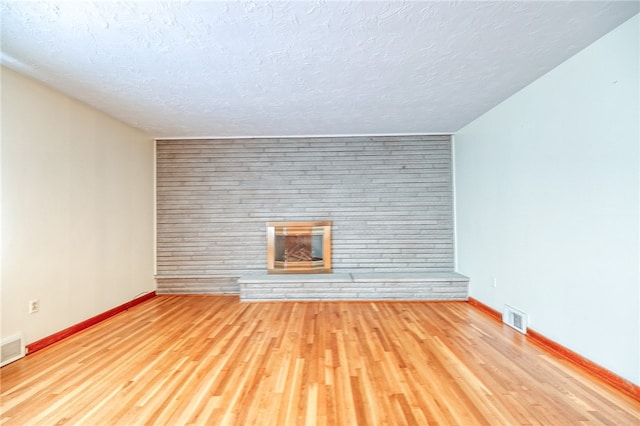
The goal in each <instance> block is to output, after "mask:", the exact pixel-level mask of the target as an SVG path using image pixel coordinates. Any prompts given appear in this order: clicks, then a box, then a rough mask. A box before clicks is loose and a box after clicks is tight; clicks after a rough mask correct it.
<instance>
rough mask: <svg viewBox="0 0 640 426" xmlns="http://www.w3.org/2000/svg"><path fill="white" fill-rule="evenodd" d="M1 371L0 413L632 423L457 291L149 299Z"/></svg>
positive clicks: (120, 420)
mask: <svg viewBox="0 0 640 426" xmlns="http://www.w3.org/2000/svg"><path fill="white" fill-rule="evenodd" d="M0 374H1V386H2V389H1V400H0V404H1V410H2V414H1V416H0V424H2V425H5V424H7V425H8V424H19V425H27V424H48V425H53V424H83V425H112V424H122V425H135V424H159V425H183V424H184V425H186V424H207V425H224V424H229V425H303V424H310V425H313V424H326V425H355V424H361V425H385V424H389V425H396V424H398V425H399V424H407V425H420V424H441V425H465V426H466V425H469V426H474V425H485V424H486V425H519V424H527V425H530V424H544V425H576V424H612V425H613V424H615V425H637V424H639V423H640V404H638V403H637V402H635V401H633V400H632V399H630V398H628V397H626V396H625V395H623V394H621V393H619V392H617V391H615V390H613V389H611V388H609V387H608V386H607V385H605V384H603V383H601V382H599V381H597V380H595V379H593V378H591V377H589V376H587V375H585V374H583V373H582V372H581V371H580V370H578V369H576V368H574V367H573V366H572V365H570V364H568V363H566V362H565V361H563V360H558V359H556V358H554V357H553V356H552V355H550V354H549V353H547V352H545V351H543V350H541V349H539V348H537V347H536V346H534V345H532V344H530V343H529V342H527V340H526V338H524V337H523V336H522V335H520V334H518V333H517V332H516V331H514V330H512V329H510V328H508V327H505V326H502V325H500V324H499V323H497V322H495V321H494V320H492V319H490V318H488V317H487V316H485V315H484V314H483V313H481V312H479V311H477V310H476V309H475V308H473V307H472V306H470V305H469V304H467V303H464V302H442V303H422V302H407V303H404V302H376V303H366V302H318V303H316V302H306V303H305V302H302V303H293V302H283V303H240V302H239V300H238V298H237V297H235V296H182V295H181V296H158V297H155V298H153V299H151V300H149V301H147V302H144V303H143V304H141V305H138V306H136V307H134V308H131V309H130V310H129V311H126V312H123V313H121V314H119V315H117V316H115V317H112V318H110V319H108V320H106V321H104V322H102V323H100V324H98V325H96V326H94V327H91V328H90V329H87V330H85V331H83V332H81V333H79V334H77V335H75V336H72V337H70V338H68V339H66V340H64V341H61V342H59V343H57V344H55V345H52V346H50V347H48V348H46V349H43V350H41V351H39V352H36V353H34V354H32V355H29V356H27V357H26V358H24V359H22V360H19V361H17V362H14V363H12V364H9V365H8V366H5V367H4V368H2V369H1V370H0Z"/></svg>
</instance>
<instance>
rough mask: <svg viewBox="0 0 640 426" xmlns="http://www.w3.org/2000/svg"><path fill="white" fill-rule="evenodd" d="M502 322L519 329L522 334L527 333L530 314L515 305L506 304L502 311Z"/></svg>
mask: <svg viewBox="0 0 640 426" xmlns="http://www.w3.org/2000/svg"><path fill="white" fill-rule="evenodd" d="M502 322H503V323H505V324H506V325H508V326H509V327H512V328H514V329H516V330H518V331H519V332H520V333H522V334H527V326H528V325H529V316H528V315H527V314H526V313H524V312H523V311H521V310H520V309H516V308H514V307H513V306H509V305H504V311H503V312H502Z"/></svg>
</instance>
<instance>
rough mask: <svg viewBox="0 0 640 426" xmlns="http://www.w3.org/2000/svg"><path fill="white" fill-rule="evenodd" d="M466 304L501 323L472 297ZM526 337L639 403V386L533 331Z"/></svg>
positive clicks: (492, 312)
mask: <svg viewBox="0 0 640 426" xmlns="http://www.w3.org/2000/svg"><path fill="white" fill-rule="evenodd" d="M467 302H468V303H469V304H470V305H471V306H473V307H475V308H476V309H478V310H479V311H481V312H483V313H484V314H486V315H487V316H489V317H491V318H492V319H494V320H496V321H498V322H500V323H502V314H501V313H500V312H498V311H496V310H495V309H493V308H492V307H490V306H487V305H485V304H484V303H482V302H480V301H479V300H477V299H474V298H473V297H469V299H468V300H467ZM526 336H527V339H528V340H530V341H531V342H533V343H534V344H536V345H538V346H540V347H541V348H543V349H544V350H546V351H547V352H550V353H552V354H553V355H556V356H558V357H559V358H564V359H566V360H568V361H570V362H571V363H572V364H574V365H576V366H578V367H580V368H581V369H582V370H584V371H586V372H587V373H589V374H591V375H592V376H595V377H597V378H599V379H600V380H602V381H604V382H606V383H608V384H609V385H611V386H613V387H614V388H615V389H617V390H619V391H620V392H622V393H624V394H625V395H628V396H630V397H631V398H633V399H634V400H636V401H639V402H640V386H638V385H636V384H635V383H631V382H630V381H628V380H627V379H624V378H622V377H620V376H618V375H617V374H615V373H613V372H612V371H609V370H607V369H606V368H604V367H601V366H600V365H598V364H596V363H594V362H593V361H590V360H588V359H586V358H584V357H583V356H581V355H580V354H578V353H576V352H574V351H572V350H571V349H569V348H566V347H564V346H562V345H561V344H559V343H557V342H554V341H553V340H551V339H549V338H548V337H545V336H544V335H542V334H540V333H538V332H537V331H535V330H532V329H527V334H526Z"/></svg>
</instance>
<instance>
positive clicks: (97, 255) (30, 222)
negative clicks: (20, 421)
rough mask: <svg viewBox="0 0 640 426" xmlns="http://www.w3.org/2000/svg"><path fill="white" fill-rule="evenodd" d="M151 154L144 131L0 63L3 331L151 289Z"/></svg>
mask: <svg viewBox="0 0 640 426" xmlns="http://www.w3.org/2000/svg"><path fill="white" fill-rule="evenodd" d="M153 155H154V154H153V140H152V138H151V137H149V136H148V135H145V134H143V133H142V132H140V131H138V130H135V129H133V128H131V127H129V126H126V125H124V124H123V123H121V122H118V121H116V120H114V119H112V118H110V117H108V116H106V115H104V114H102V113H100V112H98V111H96V110H94V109H92V108H89V107H88V106H86V105H84V104H82V103H80V102H77V101H75V100H72V99H69V98H67V97H65V96H63V95H62V94H60V93H58V92H55V91H53V90H51V89H49V88H47V87H45V86H43V85H41V84H39V83H36V82H35V81H33V80H30V79H27V78H25V77H23V76H21V75H19V74H17V73H15V72H14V71H11V70H9V69H6V68H2V169H1V170H2V196H1V200H2V212H1V214H2V234H1V235H2V287H1V291H2V299H1V303H2V305H1V307H2V315H1V317H2V337H6V336H9V335H12V334H14V333H16V332H18V331H22V332H24V334H25V337H26V341H27V343H31V342H34V341H36V340H38V339H41V338H43V337H46V336H49V335H51V334H53V333H55V332H58V331H60V330H63V329H65V328H67V327H69V326H72V325H74V324H77V323H78V322H80V321H83V320H85V319H88V318H90V317H92V316H95V315H98V314H100V313H102V312H104V311H106V310H108V309H110V308H113V307H115V306H118V305H120V304H122V303H125V302H127V301H129V300H131V299H133V298H135V297H136V296H138V295H140V294H142V293H146V292H149V291H153V290H154V289H155V281H154V279H153V268H154V266H153V247H154V242H153V217H154V211H153ZM35 298H38V299H40V312H39V313H36V314H32V315H29V314H28V313H27V304H28V301H29V300H30V299H35Z"/></svg>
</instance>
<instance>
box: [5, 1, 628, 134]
mask: <svg viewBox="0 0 640 426" xmlns="http://www.w3.org/2000/svg"><path fill="white" fill-rule="evenodd" d="M0 4H1V14H2V18H1V19H2V22H1V23H2V33H1V34H2V56H1V58H2V64H3V65H5V66H7V67H10V68H12V69H15V70H17V71H19V72H21V73H24V74H26V75H28V76H31V77H34V78H35V79H37V80H41V81H43V82H44V83H46V84H47V85H49V86H52V87H54V88H56V89H58V90H60V91H62V92H64V93H66V94H68V95H70V96H72V97H74V98H77V99H80V100H82V101H84V102H86V103H87V104H90V105H93V106H95V107H96V108H98V109H100V110H102V111H104V112H106V113H108V114H110V115H112V116H115V117H117V118H119V119H121V120H123V121H125V122H127V123H129V124H131V125H133V126H135V127H138V128H140V129H142V130H145V131H146V132H148V133H149V134H150V135H151V136H153V137H157V138H171V137H226V136H279V135H281V136H286V135H355V134H369V135H371V134H406V133H452V132H455V131H457V130H458V129H460V128H461V127H463V126H464V125H465V124H467V123H469V122H470V121H471V120H473V119H474V118H476V117H478V116H479V115H481V114H482V113H484V112H486V111H487V110H488V109H490V108H491V107H493V106H495V105H496V104H498V103H499V102H501V101H502V100H504V99H505V98H507V97H508V96H510V95H511V94H513V93H515V92H516V91H518V90H519V89H521V88H522V87H524V86H526V85H527V84H529V83H530V82H532V81H533V80H535V79H536V78H537V77H539V76H541V75H542V74H544V73H546V72H547V71H549V70H551V69H552V68H554V67H555V66H557V65H558V64H560V63H562V62H563V61H564V60H566V59H567V58H569V57H570V56H572V55H574V54H575V53H577V52H578V51H580V50H581V49H583V48H584V47H586V46H587V45H589V44H590V43H592V42H593V41H595V40H596V39H598V38H599V37H601V36H602V35H604V34H606V33H607V32H608V31H610V30H612V29H613V28H615V27H616V26H618V25H619V24H621V23H623V22H624V21H626V20H627V19H629V18H630V17H631V16H633V15H635V14H636V13H638V11H639V10H640V8H639V5H640V3H639V2H638V1H631V2H626V1H610V2H599V1H589V2H568V1H558V2H537V1H536V2H533V1H529V2H525V1H514V2H483V1H464V2H435V1H431V2H425V1H423V2H419V1H416V2H398V1H377V2H344V1H339V2H324V1H313V2H311V1H298V2H291V1H250V2H232V1H218V2H206V1H199V2H198V1H193V2H178V1H175V2H171V1H162V2H159V1H145V2H142V1H141V2H132V1H128V2H69V1H67V2H24V1H6V0H3V1H2V2H1V3H0Z"/></svg>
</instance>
